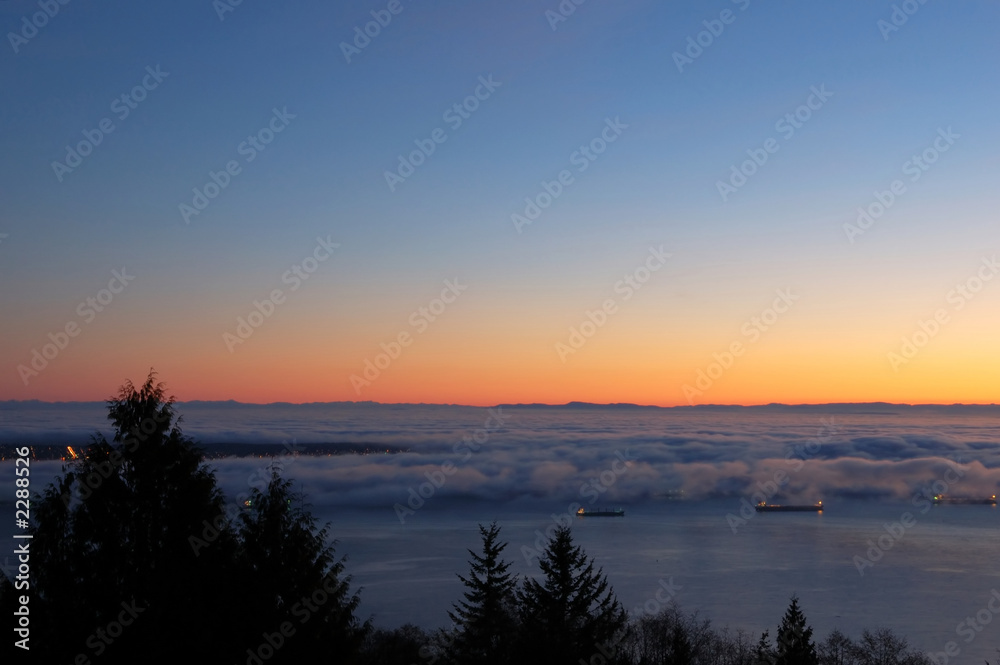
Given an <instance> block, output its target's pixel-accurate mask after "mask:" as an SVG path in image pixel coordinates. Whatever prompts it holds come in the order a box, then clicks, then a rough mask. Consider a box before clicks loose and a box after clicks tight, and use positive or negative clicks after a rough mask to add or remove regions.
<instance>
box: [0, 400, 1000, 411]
mask: <svg viewBox="0 0 1000 665" xmlns="http://www.w3.org/2000/svg"><path fill="white" fill-rule="evenodd" d="M109 399H112V398H108V399H102V400H56V401H46V400H40V399H24V400H19V399H8V400H0V404H51V405H60V404H106V403H107V402H108V401H109ZM174 403H175V404H177V405H181V404H231V405H238V406H316V405H334V404H351V405H373V406H452V407H468V408H494V407H504V406H506V407H533V408H567V407H604V408H640V409H703V408H741V409H754V408H766V407H790V408H801V407H830V406H883V407H886V406H889V407H907V408H921V407H961V406H974V407H990V406H997V403H996V402H989V403H986V402H951V403H940V402H923V403H916V404H914V403H906V402H882V401H876V402H801V403H795V404H792V403H786V402H767V403H759V404H717V403H711V404H676V405H672V406H664V405H659V404H637V403H634V402H584V401H579V400H572V401H569V402H564V403H561V404H550V403H546V402H499V403H495V404H460V403H455V402H379V401H376V400H334V401H327V402H324V401H313V402H285V401H276V402H241V401H238V400H234V399H227V400H204V399H194V400H177V401H175V402H174Z"/></svg>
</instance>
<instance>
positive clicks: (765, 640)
mask: <svg viewBox="0 0 1000 665" xmlns="http://www.w3.org/2000/svg"><path fill="white" fill-rule="evenodd" d="M754 665H774V650H773V649H771V640H770V633H769V632H768V631H766V630H765V631H764V632H763V633H762V634H761V636H760V640H759V641H758V642H757V651H756V652H755V654H754Z"/></svg>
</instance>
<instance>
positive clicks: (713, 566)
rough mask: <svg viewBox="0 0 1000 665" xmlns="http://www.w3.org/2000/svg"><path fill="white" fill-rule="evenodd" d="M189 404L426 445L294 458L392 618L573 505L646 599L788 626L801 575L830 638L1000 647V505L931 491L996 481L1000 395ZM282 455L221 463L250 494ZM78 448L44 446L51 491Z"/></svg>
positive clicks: (225, 423)
mask: <svg viewBox="0 0 1000 665" xmlns="http://www.w3.org/2000/svg"><path fill="white" fill-rule="evenodd" d="M178 411H179V412H180V413H181V414H183V416H184V420H183V422H182V426H183V428H184V431H185V432H186V433H187V434H189V435H191V436H193V437H194V438H195V439H197V440H198V441H200V442H202V443H203V445H205V446H206V447H211V446H212V445H213V444H214V443H219V442H243V443H257V442H260V443H280V442H282V441H285V442H287V443H288V444H289V449H290V450H294V444H295V443H296V442H300V443H318V442H323V443H336V442H350V443H365V444H380V443H381V444H386V445H392V446H400V447H402V448H404V449H406V450H407V452H404V453H401V454H382V455H345V456H331V457H309V456H302V455H295V454H288V455H284V456H281V457H279V458H277V460H276V461H277V463H279V464H280V465H281V468H282V472H283V473H284V474H285V475H287V476H288V477H290V478H292V479H293V480H294V481H295V486H296V488H297V489H299V490H301V491H302V492H303V493H304V494H305V496H306V497H307V499H308V501H309V502H310V504H311V506H312V510H313V512H314V514H315V515H316V516H317V517H318V518H319V519H320V521H321V522H329V523H330V524H331V534H332V536H333V537H334V538H336V539H337V540H338V544H337V551H338V552H339V553H340V554H344V555H347V557H348V561H347V571H348V573H349V574H351V575H352V576H353V580H354V583H355V585H356V586H358V587H360V588H362V592H361V597H362V605H361V611H362V613H363V614H364V615H366V616H369V615H370V616H372V617H373V618H374V620H375V623H376V624H377V625H380V626H388V627H392V626H398V625H400V624H402V623H406V622H410V623H415V624H418V625H421V626H424V627H428V628H432V627H445V626H447V625H448V618H447V615H446V612H447V610H448V609H449V608H450V606H451V603H453V602H454V601H456V600H457V599H458V598H459V597H460V595H461V593H462V587H461V584H460V582H459V581H458V579H457V578H456V573H462V574H465V573H466V572H467V570H468V563H467V561H468V554H467V552H466V550H467V549H470V548H471V549H473V550H477V549H478V547H479V544H480V543H479V536H478V531H477V524H479V523H489V522H491V521H493V520H496V521H498V522H499V523H500V524H501V526H502V529H503V531H502V533H503V537H504V539H505V540H506V541H508V542H509V543H510V545H509V547H508V550H507V556H508V559H509V560H511V561H512V562H513V564H514V570H515V571H516V572H517V573H518V574H520V575H530V574H534V573H535V572H537V569H536V567H535V566H534V561H533V559H532V553H533V550H535V548H536V545H540V544H542V543H541V541H540V540H539V538H540V534H543V533H544V532H545V531H546V529H548V528H550V527H551V525H553V524H554V523H556V522H559V521H562V522H566V523H569V524H571V525H572V529H573V533H574V538H575V539H576V541H577V542H578V543H579V544H580V545H582V546H583V547H584V549H585V550H586V551H587V553H588V554H589V555H591V556H593V557H594V558H595V560H596V561H597V564H598V565H599V566H601V567H602V568H603V571H604V572H605V574H607V576H608V578H609V580H610V582H611V584H612V585H613V587H614V589H615V591H616V593H617V594H618V596H619V598H620V599H621V600H622V602H623V603H624V604H625V606H626V607H627V608H629V609H630V610H634V611H637V612H642V611H646V610H656V609H658V607H659V603H660V601H659V600H657V592H658V591H661V590H663V589H665V588H669V589H671V590H673V592H674V593H673V600H675V601H676V602H677V603H678V604H679V605H680V606H681V608H682V609H684V610H685V611H697V612H699V615H700V616H702V617H704V618H708V619H711V620H712V622H713V624H715V625H716V626H723V625H729V626H731V627H733V628H744V629H747V630H750V631H753V632H755V633H759V632H761V631H763V630H765V629H770V630H771V632H772V634H773V632H774V629H775V627H776V626H777V624H778V622H779V621H780V618H781V615H782V614H783V612H784V609H785V607H786V606H787V603H788V599H789V597H790V596H791V595H792V594H797V595H798V596H799V598H800V600H801V604H802V607H803V609H804V611H805V613H806V616H807V617H808V619H809V621H810V623H811V625H812V626H813V627H814V628H815V629H816V635H817V637H819V638H822V637H824V636H825V635H826V634H827V633H828V632H829V631H830V630H832V629H834V628H839V629H841V630H842V631H844V632H846V633H848V634H851V635H853V636H855V637H856V636H858V635H859V634H860V631H861V630H862V629H863V628H866V627H867V628H874V627H879V626H887V627H890V628H893V629H894V630H896V631H898V632H899V633H900V634H903V635H905V636H907V637H908V638H909V639H910V641H911V643H912V644H913V645H914V646H917V647H918V648H920V649H922V650H926V651H933V652H938V651H943V650H944V648H945V645H946V643H947V642H949V641H952V642H955V643H956V646H957V647H958V648H959V649H960V655H959V656H958V657H957V658H954V659H952V660H951V662H952V663H956V662H958V663H966V662H967V663H982V662H983V660H984V659H987V658H989V659H990V660H993V659H994V657H995V656H996V649H997V648H998V647H1000V617H996V616H995V612H994V610H993V609H990V608H991V607H992V608H1000V601H998V600H993V602H992V605H991V594H992V593H993V592H994V590H1000V567H998V565H997V563H998V562H997V553H998V551H1000V550H998V545H1000V510H998V509H997V508H996V507H992V506H933V507H932V506H931V505H930V503H929V502H928V501H927V500H926V497H927V496H929V495H931V494H934V493H941V492H944V493H946V494H951V495H953V496H958V495H961V496H976V497H981V496H989V495H991V494H995V493H997V490H998V489H1000V436H998V434H997V433H998V431H1000V430H998V428H997V426H998V424H1000V408H998V407H900V406H891V405H837V406H827V407H778V406H771V407H756V408H721V407H720V408H697V409H640V408H630V407H618V408H594V407H584V406H578V407H575V408H573V407H564V408H530V407H502V408H500V409H499V410H497V409H492V410H491V409H487V408H478V407H451V406H421V405H416V406H380V405H372V404H332V405H331V404H315V405H301V406H297V405H269V406H253V405H237V404H232V403H191V404H180V405H178ZM103 428H106V423H105V422H104V411H103V406H102V405H101V404H62V405H46V404H38V403H33V404H23V403H5V404H0V444H10V443H17V444H20V443H41V442H52V441H57V442H60V443H64V444H65V445H81V444H83V443H86V440H87V437H88V436H89V434H90V433H92V432H93V431H95V430H97V429H103ZM272 461H275V460H268V459H259V458H256V457H244V458H239V459H223V460H217V461H213V462H212V465H213V467H214V468H215V470H216V474H217V478H218V479H219V482H220V484H221V486H222V487H223V489H224V490H225V491H226V492H227V494H229V495H230V496H232V497H234V500H235V497H236V496H237V495H238V494H240V493H241V492H245V491H247V489H248V487H249V486H252V485H253V483H254V482H255V480H254V479H255V478H258V477H259V472H260V471H261V470H262V469H263V468H265V466H266V465H267V464H268V463H269V462H272ZM59 466H60V465H59V463H57V462H47V463H37V464H36V465H34V466H33V469H34V476H33V482H34V483H35V488H36V489H37V488H38V487H39V483H44V482H46V481H47V479H50V478H51V477H52V476H53V474H55V473H56V472H58V469H59ZM12 480H13V471H12V467H11V466H10V464H9V462H5V463H0V501H4V499H5V498H6V497H7V496H13V486H12ZM678 497H682V498H678ZM760 498H766V499H767V500H769V501H772V502H813V501H816V500H819V499H822V500H823V501H824V506H825V510H824V511H823V512H822V513H767V514H756V513H745V514H746V515H749V519H747V520H746V521H745V522H742V523H741V522H736V521H735V516H738V515H739V514H740V510H741V507H743V506H745V505H746V504H747V503H752V502H755V501H756V500H759V499H760ZM578 505H582V506H585V507H588V508H593V507H599V506H622V507H624V508H625V509H626V516H625V517H624V518H576V517H570V516H569V515H568V514H567V513H568V512H571V511H572V510H575V507H576V506H578ZM10 508H11V507H9V506H8V505H7V504H6V502H5V501H4V503H3V510H4V511H7V510H8V509H10ZM907 514H908V515H909V516H908V517H907ZM730 516H733V517H730ZM734 524H735V529H734ZM904 524H905V526H904ZM887 525H888V526H887ZM0 536H6V534H3V533H0ZM880 539H881V540H880ZM7 542H12V541H10V540H8V541H7ZM876 546H878V549H877V550H876V549H875V547H876ZM5 547H6V546H5ZM6 551H10V548H9V547H8V548H7V549H6ZM869 556H871V560H873V565H871V566H863V568H861V569H860V570H859V563H858V561H859V560H860V559H858V558H856V557H860V558H861V559H865V558H867V557H869ZM2 558H3V555H2V554H0V560H2ZM862 572H863V574H862ZM661 582H662V585H661ZM998 595H1000V591H998ZM660 598H661V599H662V598H664V594H663V593H662V592H661V593H660ZM968 619H972V620H973V621H974V622H975V623H974V624H971V627H970V624H968V623H966V622H967V620H968ZM963 624H964V625H963ZM977 629H978V630H977Z"/></svg>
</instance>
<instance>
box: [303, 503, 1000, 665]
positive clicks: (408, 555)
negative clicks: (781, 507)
mask: <svg viewBox="0 0 1000 665" xmlns="http://www.w3.org/2000/svg"><path fill="white" fill-rule="evenodd" d="M566 507H567V506H566V505H560V504H557V503H551V504H539V505H535V506H511V505H507V506H495V505H489V504H472V505H467V506H463V507H456V508H450V509H447V510H433V509H430V510H426V511H420V512H419V513H418V515H417V517H418V518H419V519H410V520H408V521H407V524H405V525H400V524H399V523H398V522H394V520H393V519H391V516H390V518H387V517H386V515H385V514H384V511H350V510H348V511H343V510H326V511H320V516H321V517H322V518H325V519H327V520H329V521H330V523H331V525H332V527H333V529H332V531H333V533H334V534H335V536H336V537H337V538H338V539H339V541H340V542H339V544H338V552H340V553H344V554H347V555H348V556H349V559H348V566H347V567H348V571H349V572H350V573H351V574H352V575H353V577H354V581H355V583H356V584H357V585H359V586H361V587H362V588H363V590H362V599H363V600H362V611H363V612H364V613H365V614H366V615H368V614H371V615H373V616H374V619H375V622H376V624H378V625H385V626H396V625H400V624H402V623H406V622H410V623H415V624H417V625H422V626H446V625H448V619H447V616H446V611H447V610H448V609H450V605H451V603H452V602H454V601H455V600H456V599H457V598H459V597H460V594H461V593H462V590H463V589H462V586H461V584H460V582H459V581H458V580H457V578H456V577H455V574H456V573H462V574H466V573H467V570H468V563H467V560H468V558H469V557H468V555H467V553H466V549H467V548H471V549H473V550H476V551H478V547H479V542H480V541H479V534H478V530H477V524H478V523H482V522H489V521H492V520H497V521H498V522H499V523H500V524H501V525H502V529H503V530H502V533H503V537H504V539H505V540H506V541H507V542H509V546H508V549H507V552H506V554H507V558H508V560H510V561H512V563H513V568H514V570H515V571H516V572H517V573H518V574H520V575H530V574H537V566H535V565H534V560H533V559H532V558H531V557H532V556H533V555H532V550H533V549H534V547H535V543H536V540H537V538H538V532H540V531H541V532H544V531H545V529H546V528H547V527H548V526H549V525H551V524H553V523H554V521H555V520H554V519H553V518H552V517H551V513H554V512H565V510H566ZM736 508H737V506H736V505H734V502H733V501H732V500H728V501H727V500H701V501H664V502H648V503H643V504H637V505H631V506H628V507H627V508H626V516H625V517H624V518H574V519H572V520H571V524H572V530H573V535H574V539H575V541H576V542H577V543H578V544H580V545H581V546H583V548H584V549H585V550H586V551H587V553H588V554H589V555H591V556H592V557H594V558H595V560H596V562H597V563H598V565H599V566H600V567H602V568H603V570H604V572H605V573H606V574H607V576H608V578H609V580H610V582H611V583H612V585H613V587H614V589H615V591H616V593H617V594H618V596H619V598H620V600H621V601H622V602H623V604H624V605H625V606H626V607H627V608H628V609H629V610H630V611H633V612H636V613H642V612H644V611H656V610H658V609H659V608H660V606H661V604H660V602H659V600H657V592H658V591H660V590H661V589H663V590H664V591H666V589H673V590H676V592H675V593H674V594H673V596H672V598H673V600H675V601H676V602H677V603H678V604H679V605H680V606H681V608H682V609H684V610H685V611H698V612H699V614H700V616H702V617H704V618H709V619H711V620H712V622H713V624H714V625H716V626H723V625H727V624H728V625H729V626H731V627H733V628H737V627H741V628H745V629H747V630H750V631H753V632H755V633H758V634H759V633H760V632H761V631H763V630H767V629H770V630H771V634H772V635H773V634H774V632H775V627H776V626H777V625H778V623H779V622H780V618H781V615H782V614H783V612H784V609H785V607H786V606H787V604H788V600H789V597H790V596H791V595H792V594H796V595H798V597H799V598H800V600H801V605H802V607H803V609H804V611H805V612H806V615H807V617H808V619H809V621H810V624H811V625H812V626H813V627H814V628H815V630H816V635H817V636H818V637H823V636H825V635H826V634H828V633H829V632H830V631H831V630H833V629H834V628H839V629H840V630H842V631H843V632H845V633H848V634H850V635H853V636H859V635H860V633H861V631H862V630H863V629H864V628H875V627H879V626H886V627H890V628H892V629H894V630H896V631H897V632H898V633H900V634H902V635H904V636H907V637H908V638H909V639H910V641H911V643H912V644H913V645H914V646H917V647H919V648H921V649H923V650H927V651H935V652H936V651H943V650H944V648H945V644H946V643H947V642H948V641H954V642H956V643H957V645H958V646H959V648H960V649H961V653H960V656H959V658H957V659H953V660H952V662H967V663H981V662H983V660H984V659H986V658H990V660H991V661H992V659H993V657H994V656H995V655H996V654H995V650H996V649H997V648H1000V616H997V617H994V616H993V612H992V611H990V610H988V609H987V608H988V606H989V605H990V602H991V593H992V591H993V590H1000V567H998V565H997V563H998V562H997V556H998V545H1000V511H998V509H997V508H996V507H991V506H936V507H934V508H932V509H931V510H929V511H928V512H927V513H926V514H921V513H920V512H919V510H914V507H913V506H912V505H910V504H907V503H899V502H872V501H858V500H853V501H848V502H845V503H840V504H838V505H837V506H836V507H832V508H828V509H826V510H824V511H823V512H822V513H820V514H816V513H765V514H758V515H755V516H754V517H753V518H751V519H750V520H748V521H747V523H746V524H745V525H742V526H740V527H739V528H738V529H737V530H736V532H735V533H734V532H733V530H732V529H731V527H730V526H729V524H728V523H727V520H726V515H727V514H728V513H730V512H734V510H735V509H736ZM546 509H548V512H546ZM906 512H910V513H912V514H913V515H914V519H915V524H913V525H912V526H911V527H910V528H906V529H904V530H903V531H900V530H899V529H898V528H897V529H895V532H896V533H902V535H901V537H898V538H892V540H891V542H892V544H891V547H890V548H889V549H888V550H886V551H884V552H883V553H882V556H881V558H880V559H879V560H878V561H877V562H875V563H874V565H873V566H871V567H867V566H866V567H864V569H863V570H864V575H861V574H860V572H859V569H858V567H857V565H856V563H855V561H854V557H855V556H860V557H866V556H867V551H868V550H869V548H870V544H869V541H872V542H873V543H877V541H878V539H879V537H880V536H882V535H884V534H886V533H887V532H886V530H885V524H887V523H888V524H892V523H895V522H898V521H899V520H900V518H901V515H903V514H904V513H906ZM888 542H890V541H889V539H888V538H884V539H883V543H888ZM522 548H526V549H527V551H525V549H522ZM526 554H527V556H525V555H526ZM529 559H531V564H530V565H529V563H528V560H529ZM661 580H662V581H663V582H664V583H665V584H666V586H665V587H664V586H662V585H661V584H660V582H661ZM665 597H666V596H665V595H664V593H661V594H660V599H663V598H665ZM992 607H993V608H994V609H997V608H1000V602H998V601H996V600H993V605H992ZM984 611H985V613H984ZM977 613H978V614H979V618H980V619H982V618H983V617H984V616H987V614H988V615H989V619H990V621H989V623H988V624H984V626H983V627H981V631H982V632H970V630H969V629H965V631H964V632H962V633H960V632H958V629H959V624H960V623H962V622H964V621H965V620H966V619H967V618H968V617H973V618H975V617H976V615H977ZM977 625H978V621H977ZM970 635H972V636H973V637H972V640H971V641H967V639H968V637H969V636H970Z"/></svg>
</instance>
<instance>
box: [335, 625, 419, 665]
mask: <svg viewBox="0 0 1000 665" xmlns="http://www.w3.org/2000/svg"><path fill="white" fill-rule="evenodd" d="M432 641H433V640H432V638H431V636H430V635H428V634H427V632H426V631H424V630H423V629H422V628H420V627H418V626H414V625H413V624H411V623H408V624H404V625H402V626H400V627H399V628H396V629H395V630H386V629H384V628H379V629H377V630H373V631H371V632H370V633H369V634H368V635H367V637H366V638H365V642H364V645H363V647H362V650H361V659H360V663H361V665H415V664H421V663H423V664H425V665H430V663H433V662H435V660H434V658H433V656H430V651H429V650H428V645H429V644H430V643H431V642H432ZM330 662H331V663H338V662H340V661H336V660H334V661H330Z"/></svg>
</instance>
